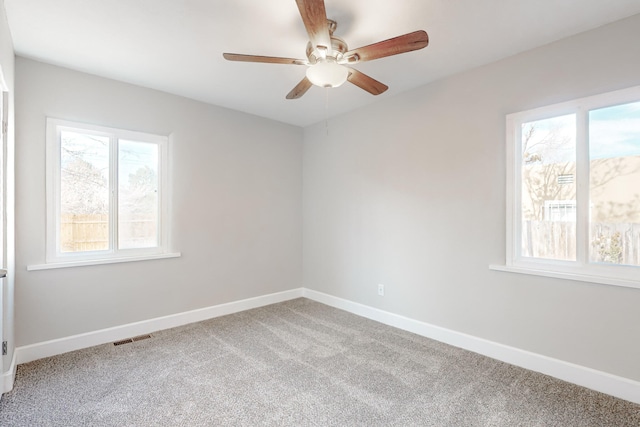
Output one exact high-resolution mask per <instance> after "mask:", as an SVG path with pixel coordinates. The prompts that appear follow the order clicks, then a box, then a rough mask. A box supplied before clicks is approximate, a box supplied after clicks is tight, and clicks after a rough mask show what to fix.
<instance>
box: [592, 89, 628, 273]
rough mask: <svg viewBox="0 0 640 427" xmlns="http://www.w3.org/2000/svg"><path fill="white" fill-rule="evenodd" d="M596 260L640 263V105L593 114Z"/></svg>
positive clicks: (602, 110) (593, 256)
mask: <svg viewBox="0 0 640 427" xmlns="http://www.w3.org/2000/svg"><path fill="white" fill-rule="evenodd" d="M589 156H590V177H589V197H590V207H591V211H590V245H589V246H590V250H589V259H590V261H591V262H602V263H613V264H627V265H640V102H635V103H631V104H625V105H618V106H614V107H607V108H601V109H598V110H592V111H590V112H589Z"/></svg>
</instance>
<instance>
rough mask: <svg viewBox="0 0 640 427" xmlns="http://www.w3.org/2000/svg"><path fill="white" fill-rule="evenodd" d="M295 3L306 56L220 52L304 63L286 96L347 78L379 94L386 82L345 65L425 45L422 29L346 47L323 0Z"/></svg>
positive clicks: (236, 57) (242, 57)
mask: <svg viewBox="0 0 640 427" xmlns="http://www.w3.org/2000/svg"><path fill="white" fill-rule="evenodd" d="M296 4H297V5H298V10H299V11H300V15H301V16H302V21H303V22H304V26H305V28H306V29H307V33H308V34H309V43H307V52H306V54H307V59H294V58H281V57H274V56H259V55H243V54H238V53H224V54H223V56H224V58H225V59H227V60H229V61H241V62H264V63H269V64H294V65H307V66H308V67H309V68H307V73H306V76H305V77H304V78H303V79H302V81H301V82H300V83H298V84H297V85H296V87H294V88H293V89H292V90H291V92H289V94H288V95H287V99H298V98H300V97H301V96H302V95H304V94H305V93H306V92H307V91H308V90H309V88H310V87H311V86H313V85H316V86H320V87H338V86H340V85H342V84H343V83H344V82H345V81H347V80H348V81H349V82H351V83H353V84H354V85H356V86H358V87H359V88H361V89H364V90H365V91H367V92H369V93H371V94H372V95H380V94H381V93H383V92H384V91H386V90H387V89H389V87H388V86H387V85H385V84H384V83H380V82H379V81H377V80H375V79H373V78H371V77H369V76H368V75H366V74H364V73H361V72H360V71H358V70H356V69H355V68H351V67H350V66H349V65H353V64H357V63H358V62H363V61H371V60H374V59H379V58H384V57H387V56H392V55H398V54H400V53H405V52H411V51H413V50H418V49H422V48H424V47H426V46H427V45H428V44H429V36H428V35H427V33H426V32H425V31H422V30H420V31H414V32H412V33H408V34H405V35H402V36H398V37H394V38H391V39H388V40H384V41H381V42H378V43H374V44H370V45H367V46H363V47H359V48H357V49H352V50H349V49H348V47H347V44H346V43H345V41H344V40H342V39H340V38H338V37H336V36H334V35H333V32H334V31H335V29H336V27H337V24H336V22H335V21H332V20H329V19H327V12H326V10H325V6H324V0H296Z"/></svg>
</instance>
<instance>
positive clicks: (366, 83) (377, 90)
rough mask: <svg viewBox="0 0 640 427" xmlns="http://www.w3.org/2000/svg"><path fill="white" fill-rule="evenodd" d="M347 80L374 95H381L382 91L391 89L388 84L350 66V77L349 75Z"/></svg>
mask: <svg viewBox="0 0 640 427" xmlns="http://www.w3.org/2000/svg"><path fill="white" fill-rule="evenodd" d="M347 80H349V81H350V82H351V83H353V84H354V85H356V86H358V87H359V88H360V89H364V90H366V91H367V92H369V93H370V94H372V95H380V94H381V93H382V92H384V91H386V90H387V89H389V86H387V85H386V84H384V83H380V82H379V81H377V80H376V79H374V78H371V77H369V76H367V75H366V74H364V73H361V72H360V71H358V70H356V69H355V68H349V77H347Z"/></svg>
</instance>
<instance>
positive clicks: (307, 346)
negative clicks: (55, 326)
mask: <svg viewBox="0 0 640 427" xmlns="http://www.w3.org/2000/svg"><path fill="white" fill-rule="evenodd" d="M0 425H1V426H30V427H31V426H257V425H261V426H262V425H264V426H636V427H637V426H640V405H635V404H632V403H630V402H626V401H623V400H619V399H615V398H613V397H609V396H606V395H603V394H600V393H597V392H594V391H590V390H587V389H584V388H581V387H578V386H575V385H571V384H568V383H565V382H562V381H559V380H556V379H553V378H550V377H547V376H545V375H542V374H538V373H534V372H530V371H527V370H525V369H521V368H517V367H513V366H510V365H507V364H505V363H501V362H498V361H495V360H492V359H489V358H486V357H483V356H479V355H476V354H474V353H470V352H468V351H464V350H460V349H457V348H454V347H450V346H447V345H445V344H441V343H438V342H435V341H432V340H429V339H426V338H423V337H420V336H417V335H413V334H411V333H408V332H404V331H401V330H398V329H394V328H391V327H388V326H385V325H381V324H379V323H376V322H373V321H370V320H367V319H363V318H360V317H357V316H354V315H352V314H349V313H346V312H343V311H340V310H336V309H334V308H330V307H327V306H325V305H322V304H319V303H316V302H313V301H310V300H307V299H297V300H293V301H288V302H285V303H280V304H275V305H272V306H268V307H263V308H259V309H255V310H250V311H246V312H243V313H238V314H234V315H230V316H225V317H220V318H217V319H212V320H208V321H205V322H200V323H196V324H192V325H188V326H184V327H179V328H174V329H170V330H166V331H161V332H158V333H154V334H152V337H151V338H150V339H146V340H142V341H137V342H133V343H130V344H124V345H120V346H114V345H112V344H107V345H102V346H97V347H93V348H90V349H85V350H81V351H76V352H72V353H67V354H64V355H60V356H56V357H51V358H47V359H43V360H38V361H35V362H31V363H28V364H24V365H20V366H19V367H18V371H17V375H16V382H15V388H14V390H13V391H11V392H10V393H7V394H5V395H4V397H3V399H2V400H1V401H0Z"/></svg>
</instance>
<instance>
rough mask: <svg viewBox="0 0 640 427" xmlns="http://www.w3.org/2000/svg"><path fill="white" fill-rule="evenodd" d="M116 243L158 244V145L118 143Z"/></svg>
mask: <svg viewBox="0 0 640 427" xmlns="http://www.w3.org/2000/svg"><path fill="white" fill-rule="evenodd" d="M118 159H119V160H118V194H119V199H118V202H119V204H118V247H119V248H120V249H132V248H148V247H154V246H158V145H157V144H152V143H145V142H136V141H126V140H120V141H119V143H118Z"/></svg>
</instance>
